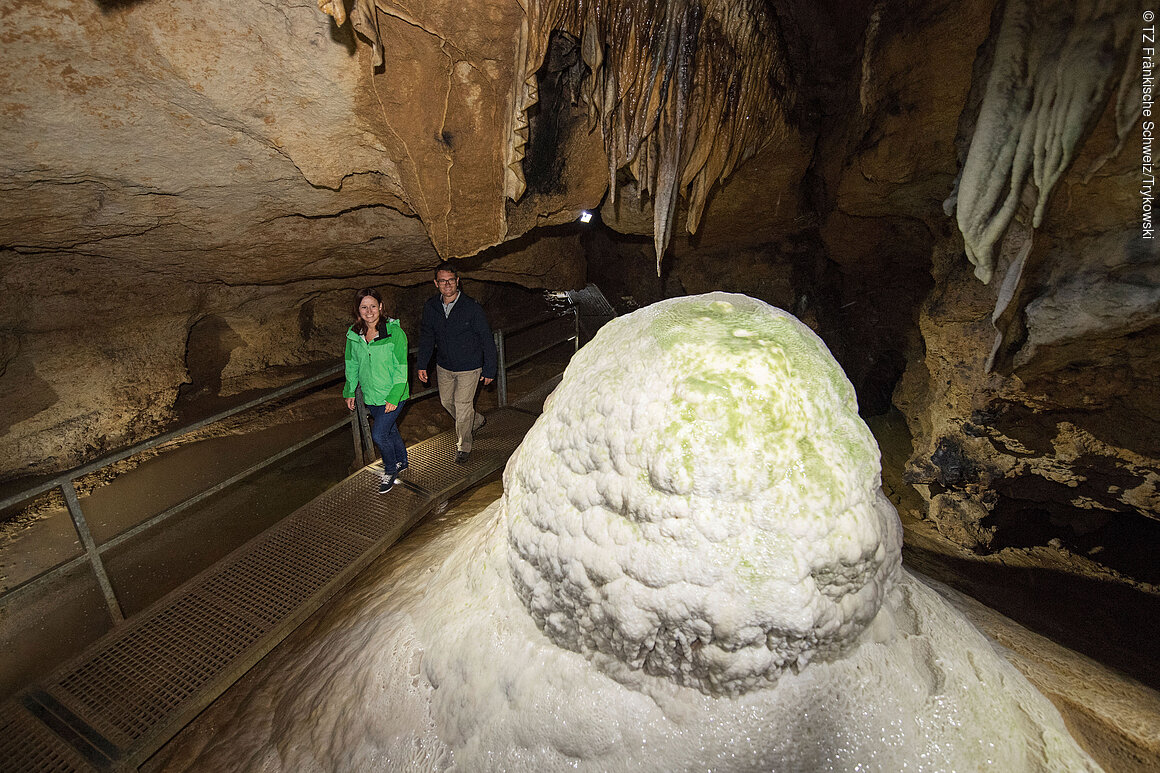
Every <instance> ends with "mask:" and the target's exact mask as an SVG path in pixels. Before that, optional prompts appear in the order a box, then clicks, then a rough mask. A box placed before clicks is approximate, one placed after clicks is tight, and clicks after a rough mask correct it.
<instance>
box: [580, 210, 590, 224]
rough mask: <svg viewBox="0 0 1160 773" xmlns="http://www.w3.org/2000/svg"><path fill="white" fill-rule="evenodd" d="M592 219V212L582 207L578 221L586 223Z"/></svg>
mask: <svg viewBox="0 0 1160 773" xmlns="http://www.w3.org/2000/svg"><path fill="white" fill-rule="evenodd" d="M591 221H592V213H591V212H589V211H588V210H586V209H584V210H581V211H580V222H581V223H588V222H591Z"/></svg>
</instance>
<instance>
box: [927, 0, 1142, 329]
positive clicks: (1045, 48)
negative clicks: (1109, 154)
mask: <svg viewBox="0 0 1160 773" xmlns="http://www.w3.org/2000/svg"><path fill="white" fill-rule="evenodd" d="M1141 7H1142V4H1141V3H1140V2H1139V0H1089V1H1088V2H1080V3H1073V2H1071V0H1008V2H1007V3H1006V6H1005V7H1004V9H1003V18H1002V23H1001V26H1000V28H999V33H998V37H997V40H996V43H995V53H994V62H993V64H992V67H991V74H990V77H989V79H988V81H987V86H986V91H985V93H984V96H983V101H982V105H981V106H980V108H979V116H978V120H977V122H976V124H975V128H974V133H973V135H972V137H971V143H970V149H969V150H968V152H967V157H966V161H965V162H964V164H963V169H962V174H961V179H960V182H959V185H958V188H957V190H956V192H955V194H954V195H953V196H952V197H951V199H949V200H948V201H947V205H946V206H947V209H948V213H949V210H950V208H951V207H954V208H955V211H956V216H957V220H958V225H959V230H961V231H962V234H963V242H964V248H965V250H966V253H967V258H968V259H969V260H970V261H971V263H972V264H973V265H974V266H975V275H976V276H977V277H978V278H979V279H980V280H982V281H983V282H985V283H986V282H990V281H991V275H992V273H993V272H994V268H995V266H994V262H995V261H994V253H995V249H996V247H997V245H998V244H999V241H1000V240H1001V239H1002V237H1003V234H1004V233H1005V232H1006V231H1007V226H1008V225H1010V223H1011V220H1012V218H1014V217H1015V213H1016V210H1017V209H1018V207H1019V205H1020V201H1021V198H1022V196H1023V190H1024V186H1025V185H1026V183H1027V178H1028V175H1030V176H1031V182H1033V183H1034V186H1035V189H1036V191H1037V194H1036V200H1035V210H1034V214H1033V217H1032V226H1033V227H1036V228H1038V227H1039V224H1040V222H1041V220H1042V218H1043V213H1044V208H1045V207H1046V205H1047V200H1048V198H1049V197H1050V195H1051V191H1052V189H1053V188H1054V187H1055V184H1056V183H1057V182H1058V181H1059V179H1060V176H1061V175H1062V174H1063V173H1064V172H1065V171H1066V170H1067V169H1068V167H1069V166H1070V165H1071V163H1072V160H1073V158H1074V156H1075V152H1076V149H1077V148H1078V147H1079V146H1080V145H1081V144H1082V141H1083V139H1084V137H1085V136H1086V135H1087V133H1088V131H1090V129H1091V126H1092V123H1093V122H1094V121H1095V120H1096V119H1097V118H1098V117H1099V114H1100V112H1101V111H1102V110H1103V108H1104V106H1105V105H1106V104H1107V101H1108V99H1109V97H1110V96H1111V95H1112V93H1113V92H1115V91H1117V90H1118V91H1119V94H1120V96H1119V98H1118V100H1117V119H1118V120H1117V130H1118V134H1119V139H1120V142H1121V144H1122V143H1123V141H1124V139H1125V138H1126V137H1127V135H1128V132H1129V130H1130V129H1131V127H1132V126H1133V125H1134V123H1135V122H1136V120H1137V119H1138V118H1139V110H1140V99H1139V97H1138V95H1139V77H1140V72H1139V70H1138V69H1137V68H1134V67H1132V66H1131V65H1130V64H1129V62H1130V61H1131V57H1128V56H1127V53H1128V51H1129V49H1130V48H1131V46H1132V43H1133V38H1138V37H1139V36H1138V35H1135V34H1134V25H1135V23H1136V20H1137V19H1139V10H1140V9H1141ZM1135 44H1136V45H1139V40H1135ZM1133 82H1134V83H1135V84H1136V85H1135V94H1136V95H1137V96H1136V98H1134V99H1126V98H1125V94H1127V93H1128V92H1131V91H1132V86H1131V84H1132V83H1133ZM997 314H998V310H997Z"/></svg>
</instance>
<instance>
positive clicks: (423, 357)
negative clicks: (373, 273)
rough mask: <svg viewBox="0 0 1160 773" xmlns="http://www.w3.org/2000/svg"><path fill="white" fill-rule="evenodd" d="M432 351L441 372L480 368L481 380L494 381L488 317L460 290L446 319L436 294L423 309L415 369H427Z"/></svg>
mask: <svg viewBox="0 0 1160 773" xmlns="http://www.w3.org/2000/svg"><path fill="white" fill-rule="evenodd" d="M432 351H434V352H435V354H436V358H435V361H436V363H437V364H438V365H439V367H441V368H443V369H444V370H475V369H476V368H482V369H483V373H481V374H480V375H481V376H482V377H483V378H495V339H493V338H492V337H491V328H490V327H489V326H488V324H487V317H486V316H484V313H483V307H482V306H480V305H479V303H478V302H477V301H476V300H475V299H474V298H468V297H467V295H466V294H464V292H463V291H462V290H460V291H459V299H458V300H456V301H455V305H454V306H452V307H451V314H450V315H449V316H444V315H443V299H442V297H440V296H438V295H436V296H435V297H434V298H431V299H430V300H428V301H427V303H426V304H424V306H423V320H422V322H421V324H420V325H419V356H418V357H417V358H416V360H415V368H416V370H427V367H428V366H429V365H430V364H431V353H432Z"/></svg>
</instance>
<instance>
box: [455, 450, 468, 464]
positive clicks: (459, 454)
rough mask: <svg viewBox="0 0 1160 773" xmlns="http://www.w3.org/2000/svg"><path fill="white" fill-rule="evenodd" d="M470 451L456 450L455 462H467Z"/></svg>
mask: <svg viewBox="0 0 1160 773" xmlns="http://www.w3.org/2000/svg"><path fill="white" fill-rule="evenodd" d="M468 453H469V452H468V451H456V452H455V463H456V464H467V454H468Z"/></svg>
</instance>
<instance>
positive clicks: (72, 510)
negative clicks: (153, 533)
mask: <svg viewBox="0 0 1160 773" xmlns="http://www.w3.org/2000/svg"><path fill="white" fill-rule="evenodd" d="M60 493H61V494H63V495H64V501H65V504H67V505H68V514H69V515H71V516H72V522H73V527H74V528H76V530H77V536H78V537H80V538H81V544H82V545H83V546H84V548H85V555H86V556H88V559H89V563H90V564H92V566H93V574H94V575H96V577H97V583H98V584H99V585H100V586H101V593H103V594H105V604H106V605H107V606H108V608H109V617H110V618H112V620H113V625H117V624H119V623H123V622H124V621H125V613H124V612H123V611H121V604H120V602H118V601H117V594H116V593H114V592H113V584H112V583H110V582H109V575H108V574H107V573H106V572H105V564H104V562H102V561H101V553H100V551H98V550H97V543H96V542H94V541H93V535H92V534H91V533H90V532H89V524H88V523H87V522H86V521H85V513H84V511H83V510H81V503H80V501H79V500H78V499H77V490H76V486H74V485H73V482H72V481H71V480H70V481H66V482H64V483H62V484H60Z"/></svg>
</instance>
